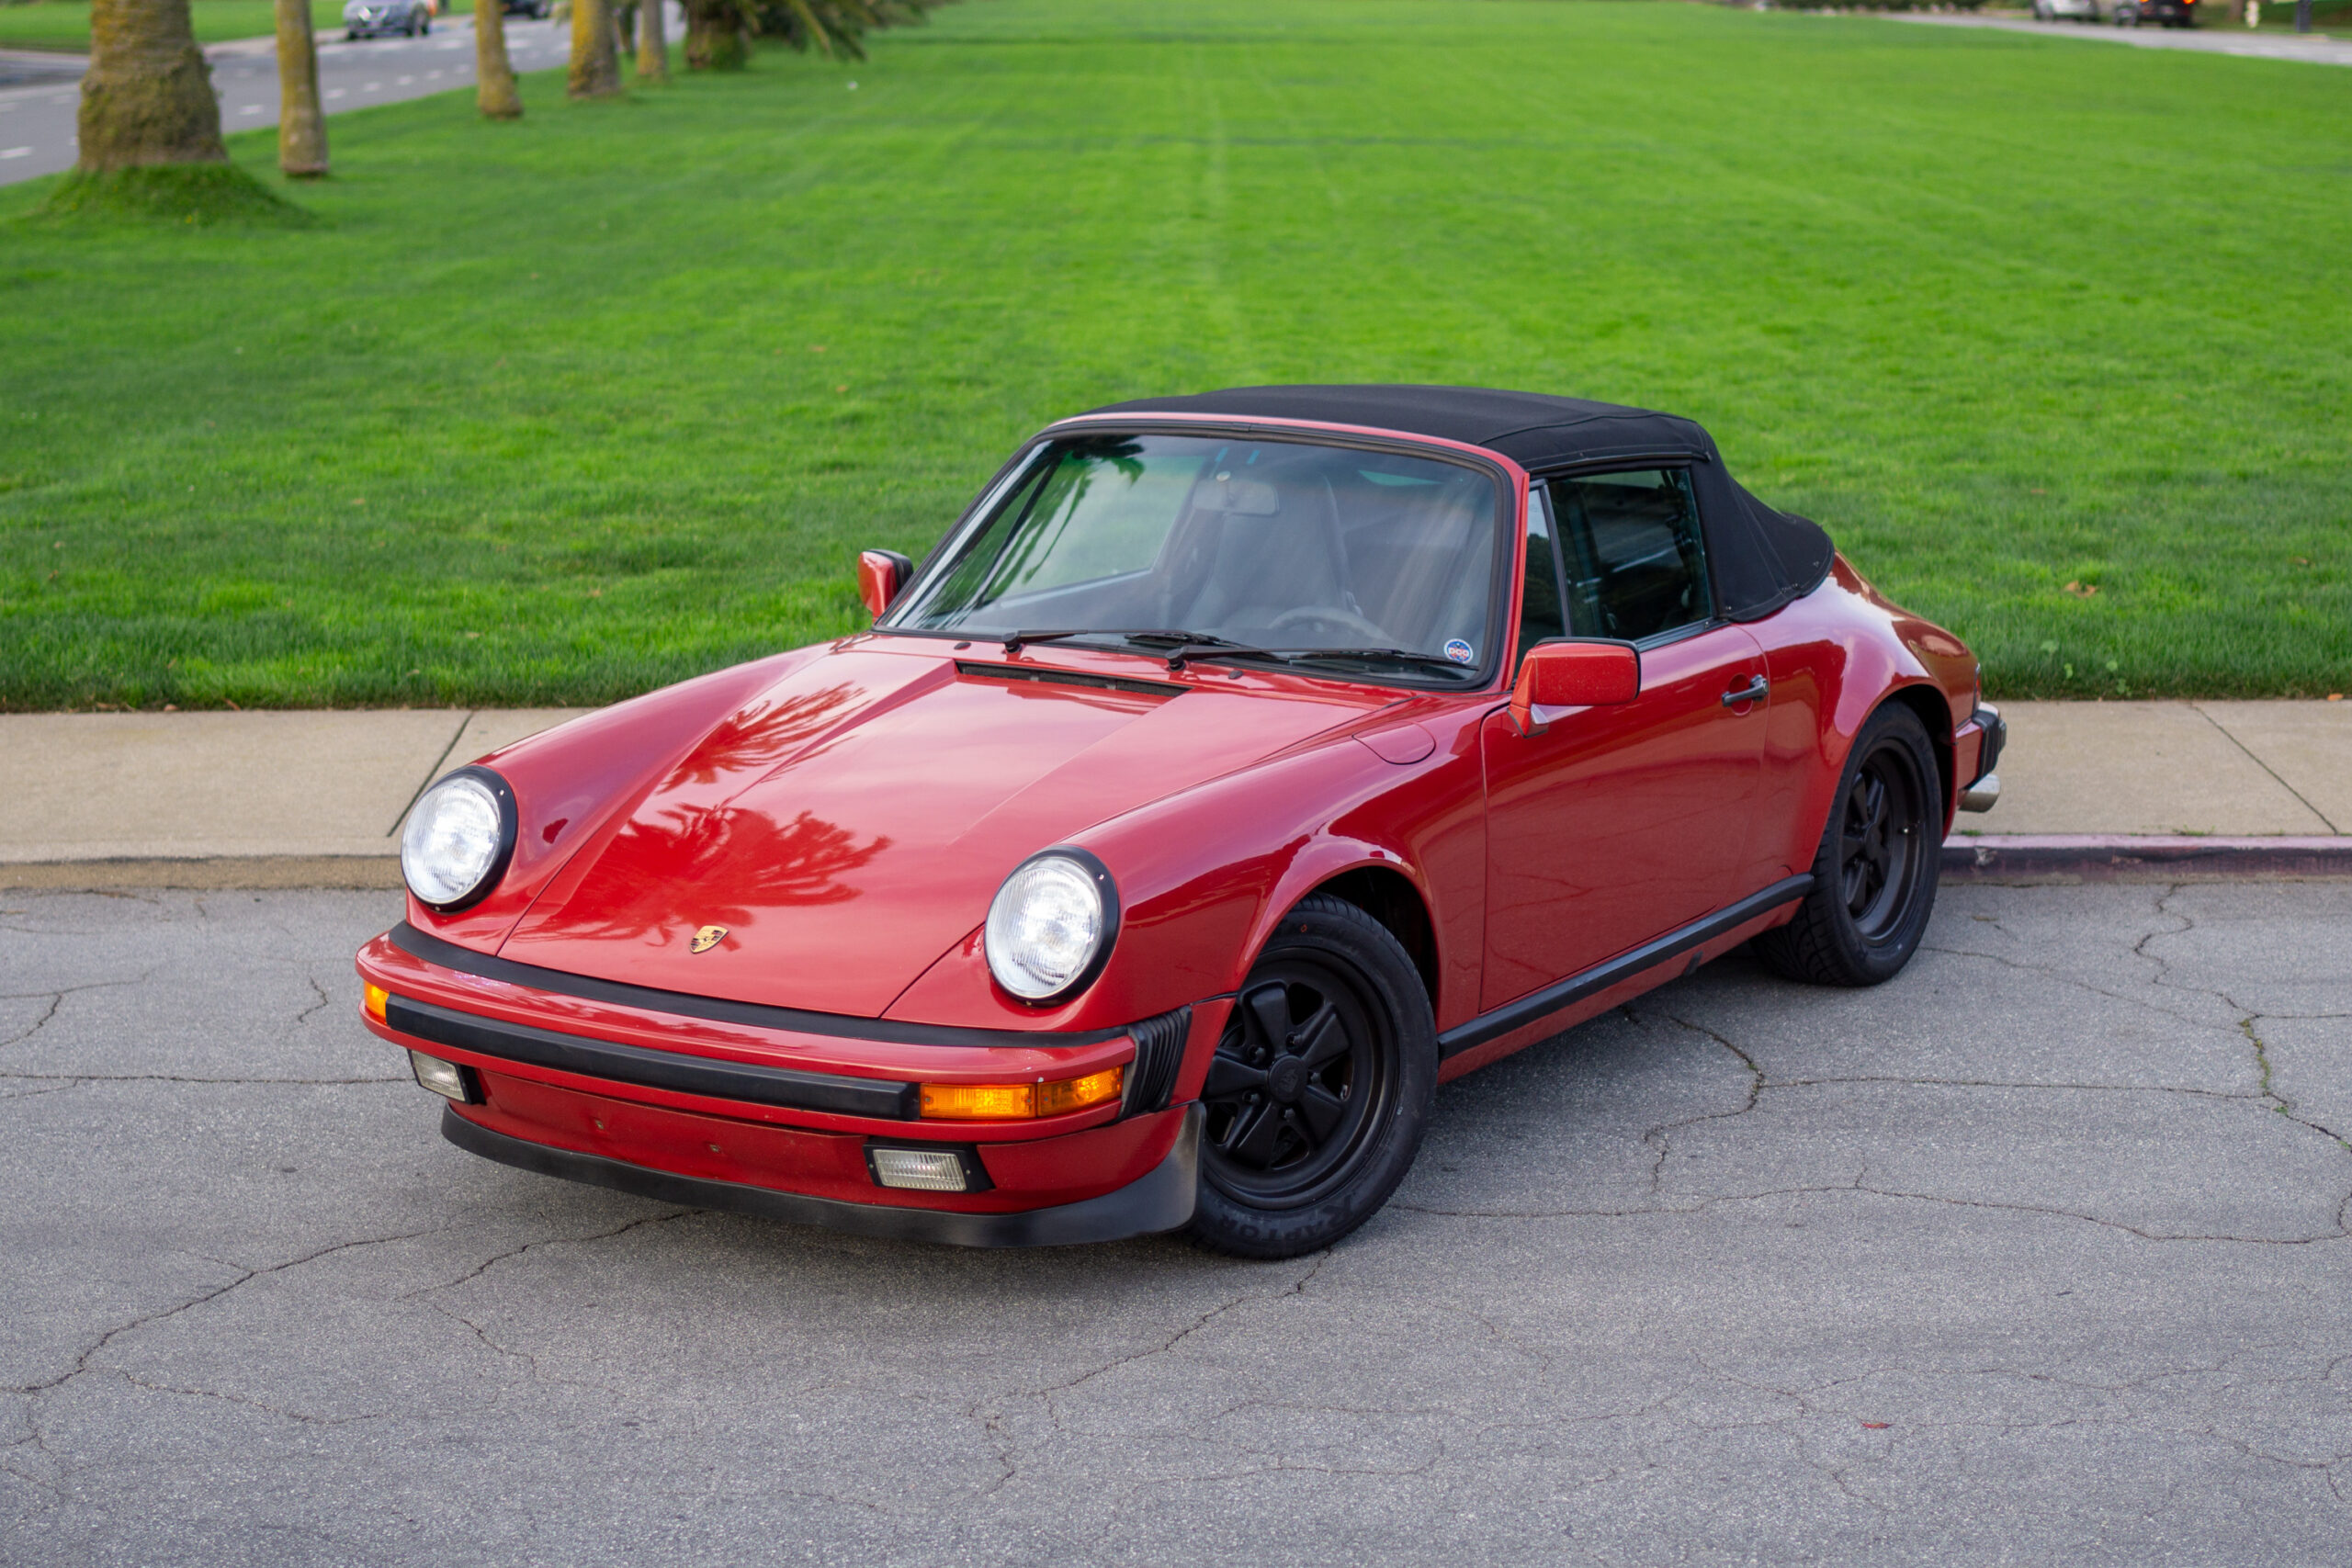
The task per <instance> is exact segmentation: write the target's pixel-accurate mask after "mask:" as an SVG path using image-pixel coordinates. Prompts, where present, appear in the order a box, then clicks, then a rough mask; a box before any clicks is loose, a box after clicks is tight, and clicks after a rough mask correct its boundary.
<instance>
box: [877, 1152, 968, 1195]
mask: <svg viewBox="0 0 2352 1568" xmlns="http://www.w3.org/2000/svg"><path fill="white" fill-rule="evenodd" d="M865 1157H866V1158H867V1159H868V1160H870V1161H872V1162H873V1168H874V1179H875V1181H876V1183H878V1184H879V1185H881V1186H884V1187H911V1188H913V1189H915V1190H918V1191H922V1192H961V1191H963V1190H965V1189H966V1187H967V1185H968V1183H967V1182H966V1180H965V1179H964V1156H963V1154H962V1152H961V1151H959V1150H956V1149H886V1148H876V1147H872V1146H870V1145H869V1146H868V1147H867V1149H866V1151H865Z"/></svg>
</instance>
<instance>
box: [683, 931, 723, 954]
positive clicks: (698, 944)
mask: <svg viewBox="0 0 2352 1568" xmlns="http://www.w3.org/2000/svg"><path fill="white" fill-rule="evenodd" d="M726 940H727V928H726V927H725V926H705V927H703V928H702V930H700V931H696V932H695V940H694V941H692V942H688V943H687V944H686V951H687V952H689V953H708V952H709V951H710V950H711V949H712V948H714V947H717V946H718V944H719V943H720V942H724V941H726Z"/></svg>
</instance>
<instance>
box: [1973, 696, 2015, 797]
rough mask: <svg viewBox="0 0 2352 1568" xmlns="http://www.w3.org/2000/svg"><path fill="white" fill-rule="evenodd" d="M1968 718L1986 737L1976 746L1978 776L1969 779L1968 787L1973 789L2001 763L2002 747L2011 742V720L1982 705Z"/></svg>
mask: <svg viewBox="0 0 2352 1568" xmlns="http://www.w3.org/2000/svg"><path fill="white" fill-rule="evenodd" d="M1968 718H1969V722H1970V723H1972V724H1973V725H1975V726H1976V727H1977V728H1979V729H1981V730H1983V731H1984V733H1985V739H1983V740H1981V741H1979V742H1978V743H1977V748H1976V776H1975V777H1974V778H1973V779H1971V780H1969V781H1968V787H1969V788H1971V789H1973V788H1975V787H1976V785H1978V784H1981V783H1983V782H1984V779H1985V774H1986V773H1991V772H1993V771H1994V770H1995V769H1996V768H1998V767H1999V766H2000V765H2001V750H2002V748H2004V747H2006V746H2007V745H2008V743H2009V721H2008V720H2007V719H2006V718H2003V717H2002V716H2000V714H1999V713H1998V712H1997V711H1987V710H1986V709H1985V708H1981V707H1980V708H1978V709H1977V710H1976V711H1975V712H1974V713H1972V714H1970V715H1969V716H1968Z"/></svg>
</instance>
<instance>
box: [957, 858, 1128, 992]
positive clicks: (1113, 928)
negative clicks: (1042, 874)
mask: <svg viewBox="0 0 2352 1568" xmlns="http://www.w3.org/2000/svg"><path fill="white" fill-rule="evenodd" d="M1041 860H1066V861H1069V862H1070V863H1073V864H1074V865H1076V866H1077V867H1078V868H1079V869H1080V871H1083V872H1084V873H1086V874H1087V876H1088V878H1089V879H1090V880H1091V881H1092V882H1093V884H1094V891H1095V894H1096V896H1097V897H1100V898H1101V899H1102V900H1103V937H1102V940H1101V941H1099V942H1096V943H1095V944H1094V955H1093V956H1092V957H1091V958H1089V959H1088V960H1087V961H1086V967H1085V968H1083V969H1081V970H1080V971H1079V972H1078V973H1077V974H1076V975H1075V976H1071V978H1070V981H1069V984H1068V985H1066V986H1064V987H1061V989H1059V990H1057V991H1052V992H1048V993H1047V994H1046V995H1045V996H1042V997H1024V996H1023V995H1022V994H1021V993H1020V992H1018V991H1016V990H1014V989H1013V988H1012V987H1010V986H1008V985H1006V984H1005V983H1004V982H1003V981H1002V980H1001V979H999V978H998V977H997V973H996V964H994V963H993V962H991V961H990V959H989V951H988V942H989V935H988V931H989V927H988V914H989V913H993V912H994V911H995V908H996V901H997V899H999V898H1000V897H1003V895H1004V890H1005V887H1006V886H1008V885H1009V884H1011V882H1012V879H1013V878H1014V877H1016V876H1018V875H1020V874H1022V873H1023V872H1024V871H1026V870H1028V869H1029V868H1030V867H1031V866H1033V865H1035V863H1037V862H1039V861H1041ZM1118 944H1119V884H1118V880H1117V879H1116V878H1115V877H1114V876H1113V875H1112V874H1111V868H1110V867H1109V866H1107V865H1104V864H1103V861H1102V859H1101V857H1100V856H1098V855H1096V854H1095V853H1094V852H1092V851H1091V850H1082V849H1080V848H1079V847H1078V846H1077V845H1076V844H1056V845H1054V846H1053V847H1051V848H1050V849H1043V850H1039V851H1038V852H1036V853H1035V854H1033V855H1027V856H1024V857H1023V859H1022V862H1021V863H1020V864H1019V865H1016V866H1014V867H1013V868H1012V870H1011V871H1008V872H1006V873H1005V874H1004V880H1003V881H1002V882H1000V883H998V884H997V885H996V891H995V892H994V893H991V894H989V908H988V912H987V913H983V914H982V916H981V917H980V964H981V967H983V968H985V969H986V970H988V972H989V985H991V986H993V987H996V989H997V990H998V991H999V992H1000V993H1001V994H1002V995H1004V996H1007V997H1010V998H1012V999H1013V1000H1014V1001H1016V1002H1018V1003H1020V1004H1021V1005H1022V1006H1023V1007H1025V1008H1035V1009H1037V1010H1044V1009H1046V1008H1056V1007H1060V1006H1061V1005H1062V1004H1063V1003H1065V1002H1067V1001H1069V1000H1070V999H1071V998H1074V997H1078V996H1080V995H1082V994H1084V992H1085V990H1086V988H1087V987H1089V986H1091V985H1093V984H1094V982H1095V981H1097V980H1099V979H1101V978H1102V977H1103V969H1104V968H1105V967H1106V966H1107V965H1108V964H1110V962H1111V950H1112V949H1113V948H1114V947H1116V946H1118Z"/></svg>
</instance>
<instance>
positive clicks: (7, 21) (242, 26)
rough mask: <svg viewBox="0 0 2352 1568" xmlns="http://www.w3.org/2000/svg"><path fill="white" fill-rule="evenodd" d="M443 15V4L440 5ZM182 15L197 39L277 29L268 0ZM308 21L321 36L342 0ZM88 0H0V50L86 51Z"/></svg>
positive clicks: (206, 0)
mask: <svg viewBox="0 0 2352 1568" xmlns="http://www.w3.org/2000/svg"><path fill="white" fill-rule="evenodd" d="M444 14H445V15H447V14H448V13H447V7H444ZM188 18H189V20H190V21H191V22H192V23H193V24H194V25H195V28H196V41H197V42H198V43H220V42H224V41H226V40H227V39H237V38H261V37H263V36H264V35H266V34H269V33H274V32H276V31H277V7H276V5H275V4H274V0H189V5H188ZM311 27H313V28H316V29H318V31H319V33H320V35H321V36H322V37H323V36H325V35H326V34H327V33H328V31H329V30H330V29H333V30H334V31H335V32H337V33H340V32H341V31H342V29H343V4H342V0H312V3H311ZM89 47H90V7H89V4H88V0H29V3H28V4H17V5H0V49H63V50H87V49H88V48H89Z"/></svg>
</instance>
